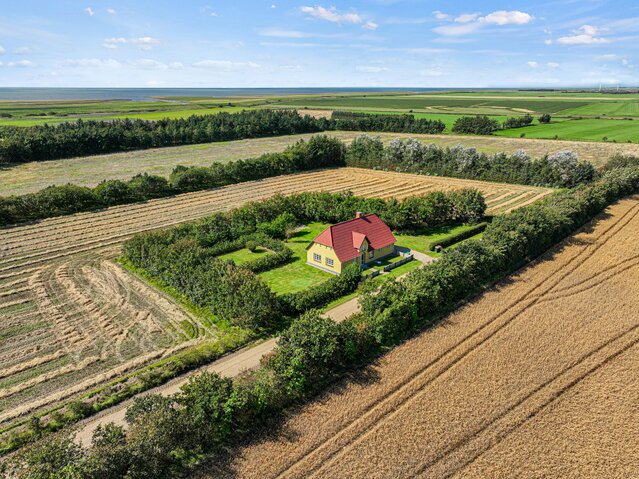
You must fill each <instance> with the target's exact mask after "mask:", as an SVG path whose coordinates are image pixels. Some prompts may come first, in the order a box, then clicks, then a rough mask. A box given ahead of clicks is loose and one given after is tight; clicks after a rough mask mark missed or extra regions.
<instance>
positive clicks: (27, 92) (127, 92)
mask: <svg viewBox="0 0 639 479" xmlns="http://www.w3.org/2000/svg"><path fill="white" fill-rule="evenodd" d="M443 90H444V89H443V88H10V87H0V100H131V101H157V100H154V97H171V96H183V97H199V96H201V97H214V98H227V97H238V96H260V95H308V94H322V93H326V94H330V93H368V92H370V93H373V92H376V93H378V92H379V93H384V92H434V91H443ZM446 90H454V88H447V89H446Z"/></svg>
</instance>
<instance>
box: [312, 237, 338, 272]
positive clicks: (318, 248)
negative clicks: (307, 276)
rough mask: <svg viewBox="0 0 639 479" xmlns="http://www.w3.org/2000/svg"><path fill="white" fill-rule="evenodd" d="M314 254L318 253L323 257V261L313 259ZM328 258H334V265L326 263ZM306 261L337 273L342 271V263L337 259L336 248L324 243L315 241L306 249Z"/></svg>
mask: <svg viewBox="0 0 639 479" xmlns="http://www.w3.org/2000/svg"><path fill="white" fill-rule="evenodd" d="M313 254H318V255H320V256H321V257H322V262H321V263H318V262H317V261H315V260H314V259H313ZM326 258H329V259H332V260H333V266H332V267H331V266H329V265H327V264H326ZM306 262H307V263H309V264H313V265H316V266H319V267H321V268H323V269H325V270H327V271H335V272H336V273H338V274H339V273H341V272H342V263H340V261H339V260H338V259H337V255H336V254H335V250H333V248H331V247H330V246H324V245H323V244H319V243H313V244H312V245H311V246H310V247H309V248H308V250H307V251H306Z"/></svg>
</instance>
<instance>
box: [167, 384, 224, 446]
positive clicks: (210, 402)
mask: <svg viewBox="0 0 639 479" xmlns="http://www.w3.org/2000/svg"><path fill="white" fill-rule="evenodd" d="M232 391H233V383H232V382H231V380H230V379H228V378H221V377H220V376H218V375H217V374H214V373H209V372H203V373H201V374H198V375H197V376H194V377H192V378H191V379H189V381H188V382H187V383H186V384H185V385H183V386H182V387H181V388H180V393H179V394H178V396H177V399H176V400H177V402H178V404H180V405H181V406H183V407H184V411H183V413H184V414H185V416H186V419H185V420H186V422H187V423H188V424H189V428H190V434H192V435H193V436H194V440H195V442H196V443H197V444H201V445H202V447H204V448H205V449H210V448H211V447H212V446H214V445H216V444H221V443H223V442H224V441H225V440H226V438H227V437H228V436H229V434H230V432H231V424H232V420H233V408H231V407H230V406H229V403H228V401H229V398H230V397H231V393H232Z"/></svg>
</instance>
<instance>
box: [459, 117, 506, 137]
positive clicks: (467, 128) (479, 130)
mask: <svg viewBox="0 0 639 479" xmlns="http://www.w3.org/2000/svg"><path fill="white" fill-rule="evenodd" d="M496 130H499V122H498V121H497V120H493V119H491V118H489V117H487V116H485V115H484V116H481V115H477V116H462V117H459V118H457V119H456V120H455V123H453V133H464V134H469V135H490V134H491V133H492V132H493V131H496Z"/></svg>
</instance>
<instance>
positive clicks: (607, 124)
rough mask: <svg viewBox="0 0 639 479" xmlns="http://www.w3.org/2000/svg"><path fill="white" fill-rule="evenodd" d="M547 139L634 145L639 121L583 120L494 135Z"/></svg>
mask: <svg viewBox="0 0 639 479" xmlns="http://www.w3.org/2000/svg"><path fill="white" fill-rule="evenodd" d="M522 133H523V134H525V138H546V139H554V138H558V139H562V140H588V141H604V138H606V141H617V142H624V143H625V142H628V141H632V142H634V143H636V142H638V141H639V121H637V120H599V119H581V120H567V121H561V122H556V123H555V122H553V123H550V124H547V125H533V126H528V127H524V128H513V129H510V130H503V131H496V132H495V133H494V135H497V136H506V137H511V138H519V137H520V136H521V135H522Z"/></svg>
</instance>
